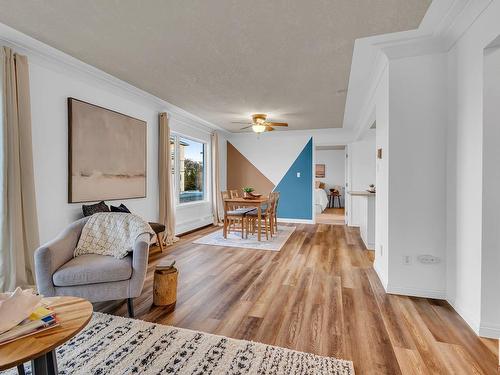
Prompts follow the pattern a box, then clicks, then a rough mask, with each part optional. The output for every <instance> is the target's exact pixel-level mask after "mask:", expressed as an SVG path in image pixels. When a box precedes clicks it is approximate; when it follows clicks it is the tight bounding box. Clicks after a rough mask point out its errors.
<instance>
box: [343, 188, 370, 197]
mask: <svg viewBox="0 0 500 375" xmlns="http://www.w3.org/2000/svg"><path fill="white" fill-rule="evenodd" d="M347 194H350V195H352V196H358V197H371V196H372V195H373V196H375V194H376V193H371V192H369V191H368V190H364V191H363V190H361V191H348V192H347Z"/></svg>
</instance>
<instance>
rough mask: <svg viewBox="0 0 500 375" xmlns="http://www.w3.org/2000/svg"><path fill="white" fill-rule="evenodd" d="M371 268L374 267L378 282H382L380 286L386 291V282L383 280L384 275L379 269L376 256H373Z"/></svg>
mask: <svg viewBox="0 0 500 375" xmlns="http://www.w3.org/2000/svg"><path fill="white" fill-rule="evenodd" d="M373 268H374V269H375V273H376V274H377V276H378V279H379V280H380V283H381V284H382V286H383V287H384V290H385V291H386V293H387V283H386V282H385V281H384V279H385V275H384V273H383V272H382V271H381V270H380V267H379V265H378V262H377V258H375V262H374V263H373Z"/></svg>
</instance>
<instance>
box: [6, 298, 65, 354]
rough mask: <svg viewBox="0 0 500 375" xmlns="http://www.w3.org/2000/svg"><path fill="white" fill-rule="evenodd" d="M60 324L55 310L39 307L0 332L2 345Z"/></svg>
mask: <svg viewBox="0 0 500 375" xmlns="http://www.w3.org/2000/svg"><path fill="white" fill-rule="evenodd" d="M58 325H59V324H58V322H57V319H56V314H55V313H54V311H52V310H49V309H48V308H46V307H43V306H41V307H37V308H36V309H35V311H33V312H32V313H31V315H30V316H29V317H27V318H26V319H24V320H23V321H22V322H21V323H19V324H18V325H17V326H15V327H13V328H11V329H9V330H8V331H6V332H3V333H2V334H0V345H3V344H7V343H9V342H12V341H15V340H18V339H20V338H23V337H26V336H30V335H34V334H35V333H39V332H42V331H46V330H48V329H51V328H54V327H57V326H58Z"/></svg>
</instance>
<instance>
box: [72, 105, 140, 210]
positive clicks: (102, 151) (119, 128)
mask: <svg viewBox="0 0 500 375" xmlns="http://www.w3.org/2000/svg"><path fill="white" fill-rule="evenodd" d="M68 126H69V127H68V138H69V139H68V143H69V150H68V156H69V160H68V167H69V171H68V172H69V173H68V175H69V176H68V202H69V203H77V202H91V201H100V200H114V199H126V198H144V197H145V196H146V169H147V161H146V151H147V150H146V148H147V123H146V122H145V121H142V120H139V119H136V118H133V117H130V116H127V115H124V114H122V113H118V112H115V111H111V110H109V109H106V108H102V107H99V106H97V105H94V104H90V103H86V102H84V101H81V100H78V99H74V98H68Z"/></svg>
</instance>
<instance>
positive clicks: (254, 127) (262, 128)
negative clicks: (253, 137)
mask: <svg viewBox="0 0 500 375" xmlns="http://www.w3.org/2000/svg"><path fill="white" fill-rule="evenodd" d="M252 130H253V131H254V132H255V133H263V132H265V131H266V126H265V125H261V124H255V125H252Z"/></svg>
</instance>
